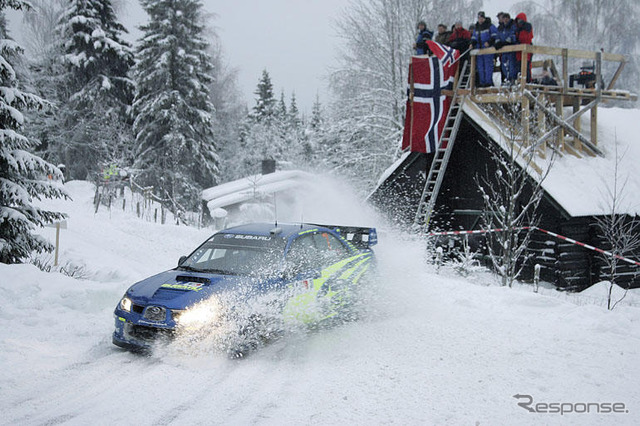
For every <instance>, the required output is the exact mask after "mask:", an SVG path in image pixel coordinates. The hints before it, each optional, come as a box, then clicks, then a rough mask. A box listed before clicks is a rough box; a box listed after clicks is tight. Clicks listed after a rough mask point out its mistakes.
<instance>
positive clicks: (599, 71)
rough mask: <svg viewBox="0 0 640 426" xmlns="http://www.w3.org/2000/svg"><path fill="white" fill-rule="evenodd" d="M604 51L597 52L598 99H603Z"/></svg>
mask: <svg viewBox="0 0 640 426" xmlns="http://www.w3.org/2000/svg"><path fill="white" fill-rule="evenodd" d="M603 81H604V80H603V79H602V52H596V99H597V100H600V99H602V82H603Z"/></svg>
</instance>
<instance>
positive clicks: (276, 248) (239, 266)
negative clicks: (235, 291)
mask: <svg viewBox="0 0 640 426" xmlns="http://www.w3.org/2000/svg"><path fill="white" fill-rule="evenodd" d="M225 235H226V236H225ZM229 235H231V236H229ZM251 237H253V236H247V235H232V234H223V235H220V234H216V235H214V236H213V237H212V238H211V239H210V240H209V241H207V242H206V243H204V244H203V245H202V246H201V247H200V248H198V249H197V250H196V251H195V252H194V253H193V254H191V255H190V256H189V257H188V258H187V259H186V260H185V261H184V262H183V263H182V264H181V265H180V268H182V269H187V270H190V271H195V272H212V273H218V274H229V275H252V276H270V275H273V274H274V273H277V272H278V271H280V269H281V267H282V258H283V251H284V244H283V243H282V244H279V241H278V240H271V239H267V238H269V237H263V239H257V238H258V237H255V239H252V238H251Z"/></svg>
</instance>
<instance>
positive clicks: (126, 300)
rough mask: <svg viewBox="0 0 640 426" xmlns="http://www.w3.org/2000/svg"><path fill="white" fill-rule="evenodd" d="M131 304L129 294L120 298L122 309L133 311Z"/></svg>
mask: <svg viewBox="0 0 640 426" xmlns="http://www.w3.org/2000/svg"><path fill="white" fill-rule="evenodd" d="M131 305H132V302H131V299H129V298H128V297H127V296H124V297H123V298H122V300H120V309H122V310H123V311H126V312H131Z"/></svg>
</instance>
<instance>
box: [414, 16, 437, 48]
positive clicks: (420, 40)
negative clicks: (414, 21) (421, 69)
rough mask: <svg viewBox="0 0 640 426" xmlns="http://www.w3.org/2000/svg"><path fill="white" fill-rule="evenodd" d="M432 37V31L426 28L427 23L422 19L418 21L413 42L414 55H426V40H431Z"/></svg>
mask: <svg viewBox="0 0 640 426" xmlns="http://www.w3.org/2000/svg"><path fill="white" fill-rule="evenodd" d="M431 37H433V31H430V30H429V29H427V24H426V23H425V22H424V21H420V22H418V35H417V37H416V42H415V43H414V44H413V48H414V49H416V55H426V54H427V52H428V51H429V47H428V46H427V40H431Z"/></svg>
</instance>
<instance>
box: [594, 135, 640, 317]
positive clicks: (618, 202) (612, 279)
mask: <svg viewBox="0 0 640 426" xmlns="http://www.w3.org/2000/svg"><path fill="white" fill-rule="evenodd" d="M615 155H616V161H615V166H614V170H613V182H612V185H611V186H610V187H608V188H607V191H608V193H607V194H606V196H607V198H606V199H607V207H606V212H605V213H606V214H605V215H603V216H596V218H595V220H596V227H597V228H598V230H599V231H600V233H601V234H602V236H603V237H604V240H605V242H606V244H607V247H606V248H607V250H608V251H609V254H601V255H600V257H601V259H602V261H603V262H604V265H605V268H606V269H605V271H604V274H603V275H604V277H606V278H607V279H608V280H609V291H608V294H607V309H610V310H611V309H613V308H615V306H616V305H617V303H618V302H620V300H622V299H620V300H614V298H615V296H614V293H613V289H614V287H615V286H616V285H618V282H617V281H618V278H619V275H620V270H619V265H620V264H622V263H623V262H624V261H623V260H622V259H621V257H630V256H634V255H637V253H638V250H639V249H640V218H638V217H637V216H634V217H631V216H630V215H627V214H624V213H623V212H622V210H623V207H622V206H623V204H624V202H625V201H624V199H625V197H626V196H628V195H629V194H628V193H627V191H626V189H625V188H626V182H627V179H626V178H625V177H623V176H620V163H621V162H622V160H623V159H624V154H623V155H621V156H618V146H617V143H616V144H615ZM636 269H637V268H636ZM625 296H626V292H625Z"/></svg>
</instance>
